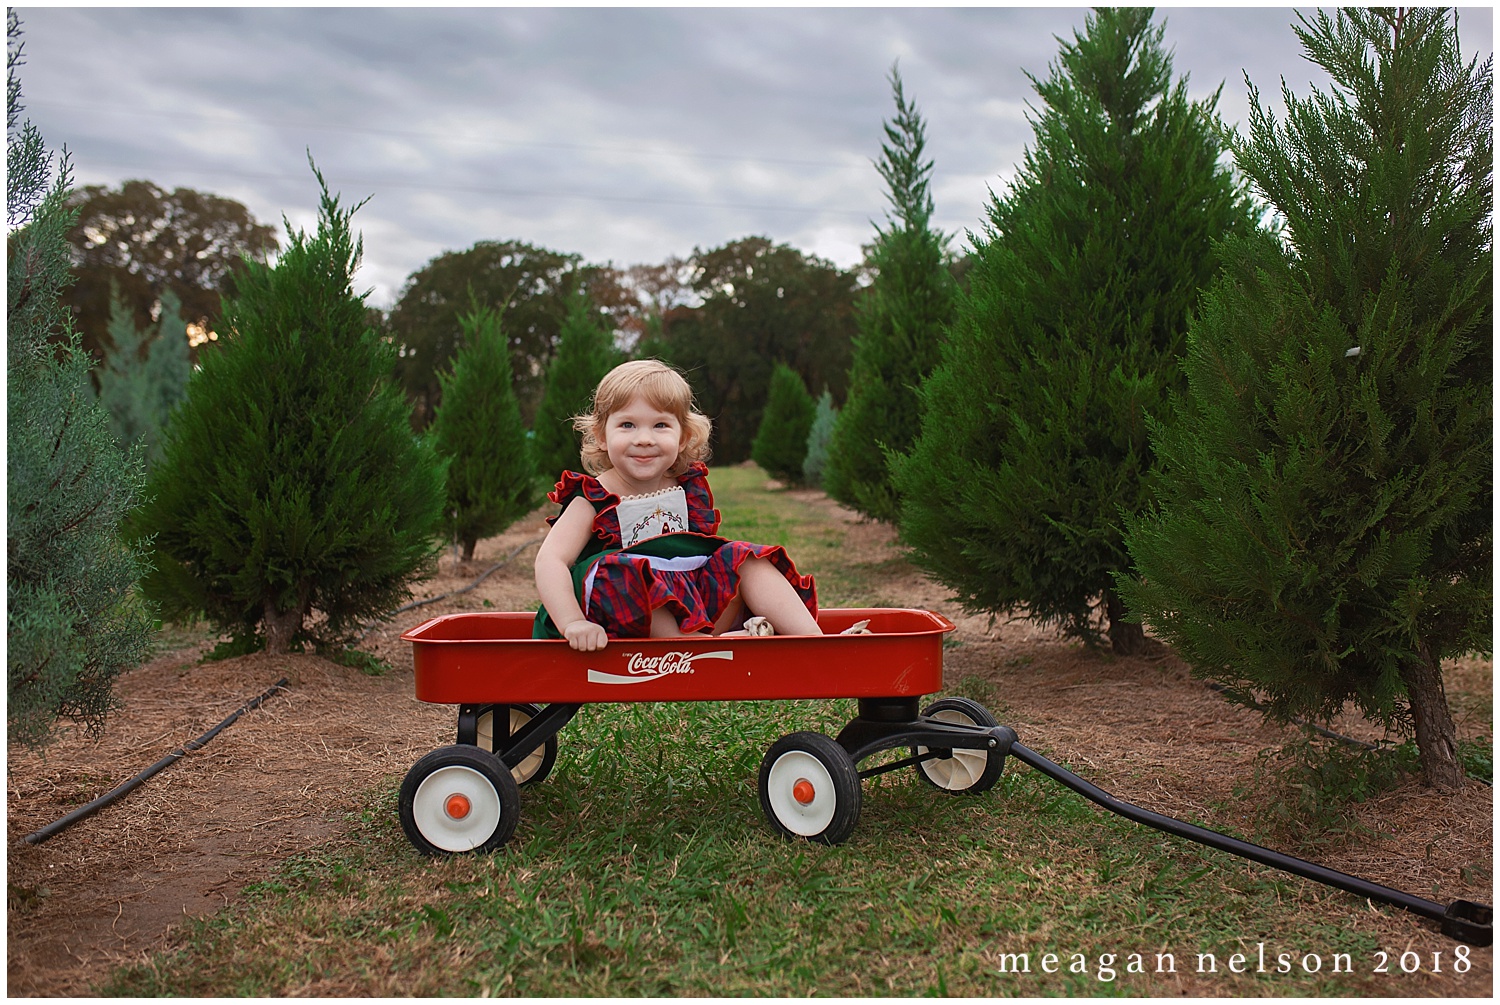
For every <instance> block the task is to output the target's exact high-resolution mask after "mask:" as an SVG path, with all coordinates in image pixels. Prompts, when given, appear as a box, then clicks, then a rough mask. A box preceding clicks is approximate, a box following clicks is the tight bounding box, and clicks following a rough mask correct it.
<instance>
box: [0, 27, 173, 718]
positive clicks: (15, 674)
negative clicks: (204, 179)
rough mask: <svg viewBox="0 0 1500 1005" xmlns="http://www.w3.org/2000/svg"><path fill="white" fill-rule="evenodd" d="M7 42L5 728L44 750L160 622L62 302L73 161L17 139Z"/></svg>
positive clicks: (124, 462)
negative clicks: (126, 537)
mask: <svg viewBox="0 0 1500 1005" xmlns="http://www.w3.org/2000/svg"><path fill="white" fill-rule="evenodd" d="M6 36H7V37H6V42H7V46H6V71H7V72H6V82H7V87H6V126H7V128H6V140H7V143H6V168H7V182H8V184H7V186H6V209H7V214H6V215H7V256H6V257H7V270H6V273H7V274H6V315H5V321H6V340H7V343H8V344H7V352H6V384H7V401H6V406H7V407H6V419H7V422H8V423H9V430H8V433H9V442H8V449H7V457H6V502H7V512H6V534H7V547H6V559H7V563H6V600H7V611H6V615H7V631H6V638H7V646H6V649H7V651H6V656H7V675H6V689H5V693H6V722H7V727H8V730H9V733H8V735H9V737H10V739H11V740H19V741H21V742H22V743H26V744H29V745H38V744H41V743H43V742H45V741H46V740H47V739H48V737H49V736H50V735H51V734H52V731H53V729H54V727H55V725H56V721H57V719H58V717H59V716H62V717H66V718H70V719H75V720H78V721H80V722H82V723H84V724H85V725H86V726H87V727H89V728H90V729H91V730H97V729H98V728H100V727H101V726H102V724H103V721H104V716H105V715H106V713H107V712H108V711H109V710H110V708H111V706H112V704H113V699H112V695H111V689H112V685H113V681H114V679H115V677H116V676H118V675H119V673H120V671H122V670H125V669H127V668H129V667H132V666H135V665H136V664H137V663H139V662H140V660H141V659H142V658H143V657H144V656H145V654H146V651H147V648H148V646H149V644H150V639H151V618H150V611H149V610H148V609H147V608H146V607H145V606H144V605H143V604H141V603H140V601H139V599H138V598H136V597H134V596H133V594H134V586H135V582H136V580H137V579H138V578H139V576H140V575H141V573H142V571H143V570H144V568H145V563H144V560H143V556H142V555H141V553H140V551H139V550H138V549H136V548H132V547H130V546H129V545H127V544H125V543H123V542H122V541H121V539H120V534H119V525H120V522H121V520H122V519H123V518H124V516H125V514H126V513H128V512H129V510H130V509H131V507H132V506H134V505H135V500H136V498H137V496H138V495H139V493H140V489H141V481H142V475H141V462H140V458H139V455H138V453H134V452H132V453H129V454H127V453H126V452H124V451H121V450H120V448H119V447H118V446H116V444H115V441H114V437H113V435H112V434H111V433H110V429H109V417H108V416H107V415H106V414H105V413H104V410H103V409H102V408H101V407H100V406H99V403H98V402H97V401H96V400H95V399H94V397H93V395H91V394H90V393H89V390H88V388H89V384H88V379H89V378H88V372H89V357H88V354H87V353H85V352H84V351H83V348H82V346H81V345H80V342H79V338H78V334H77V333H76V332H75V331H74V330H73V328H72V325H71V323H70V321H69V318H68V314H67V311H66V309H64V308H63V306H62V304H61V301H60V300H59V294H60V293H61V291H62V290H63V288H64V287H65V286H66V285H67V283H68V282H69V281H70V276H69V271H68V265H69V255H68V244H67V237H66V235H67V232H68V228H69V227H70V226H71V225H72V214H71V213H70V212H69V210H68V208H67V199H68V188H69V180H70V174H71V172H70V168H69V164H68V159H67V155H66V154H64V155H63V156H62V158H61V159H60V160H59V162H58V165H57V171H56V175H55V176H54V175H53V167H52V154H51V153H49V152H48V150H47V147H46V144H45V142H44V141H43V139H42V136H41V133H40V132H38V131H37V129H36V128H35V127H34V126H33V125H32V124H31V122H30V121H26V122H24V123H22V124H19V125H18V119H19V116H20V112H21V110H22V106H21V103H20V99H21V85H20V80H19V79H18V77H17V72H16V71H17V67H19V66H20V65H22V64H23V62H24V60H23V59H22V58H21V57H22V46H21V42H20V21H19V19H18V18H17V16H16V12H15V10H14V9H12V10H10V11H8V12H7V15H6ZM52 335H60V337H61V346H60V347H58V346H55V345H54V344H51V343H49V341H48V339H49V336H52ZM54 350H56V351H54Z"/></svg>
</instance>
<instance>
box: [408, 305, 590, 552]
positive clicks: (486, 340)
mask: <svg viewBox="0 0 1500 1005" xmlns="http://www.w3.org/2000/svg"><path fill="white" fill-rule="evenodd" d="M458 320H459V325H460V327H461V328H462V330H463V343H462V348H460V349H459V350H458V354H457V355H456V356H455V357H454V358H453V372H452V373H443V374H439V375H438V380H439V382H440V383H441V385H442V400H441V401H440V402H439V403H438V407H437V414H436V415H435V416H434V417H433V420H432V428H431V430H430V434H431V436H432V441H433V445H434V446H435V447H436V448H437V452H438V454H440V455H441V456H443V457H446V458H448V505H447V509H446V510H445V513H446V522H447V528H448V533H449V534H450V535H451V536H452V538H453V539H454V540H456V541H458V542H459V544H460V545H461V546H462V547H463V560H464V561H465V562H468V561H471V560H472V559H473V558H474V545H475V544H476V543H477V542H478V541H479V539H480V538H483V537H489V536H490V535H491V534H498V533H500V532H501V531H502V530H504V529H505V528H506V527H509V526H510V525H511V524H512V523H515V521H516V520H518V519H519V518H521V517H523V516H525V515H526V514H527V513H530V512H531V511H532V510H533V509H534V508H536V506H537V504H538V503H540V502H541V499H540V497H539V493H538V492H537V491H536V464H535V463H534V462H533V460H532V455H531V449H532V448H531V444H530V443H528V442H527V438H526V427H525V426H523V425H522V424H521V408H520V405H519V404H518V403H517V402H516V392H515V388H514V381H513V379H512V374H511V361H510V348H509V346H508V345H507V344H506V339H505V330H504V321H503V319H502V318H501V316H500V313H499V312H498V311H496V310H495V309H494V308H492V307H475V308H474V309H473V310H472V311H471V312H470V313H468V314H465V315H463V316H461V317H460V318H459V319H458ZM575 466H576V465H575Z"/></svg>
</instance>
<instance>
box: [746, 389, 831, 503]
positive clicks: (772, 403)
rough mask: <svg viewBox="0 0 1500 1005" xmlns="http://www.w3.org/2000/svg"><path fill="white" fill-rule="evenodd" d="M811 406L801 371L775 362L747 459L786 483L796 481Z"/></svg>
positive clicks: (799, 477)
mask: <svg viewBox="0 0 1500 1005" xmlns="http://www.w3.org/2000/svg"><path fill="white" fill-rule="evenodd" d="M815 409H816V406H815V405H814V404H813V400H812V395H810V394H808V393H807V385H806V384H804V383H803V382H802V375H801V374H800V373H798V372H797V371H796V370H793V369H792V368H791V367H789V366H787V365H786V364H785V363H777V364H776V367H775V369H773V370H772V371H771V387H770V390H769V391H767V392H766V408H765V411H764V412H762V413H761V419H760V426H759V427H758V428H757V429H756V432H755V441H754V442H753V443H752V444H751V445H750V459H751V460H753V461H754V462H755V463H756V464H759V465H760V466H761V467H762V468H764V469H765V471H766V473H767V474H769V475H771V476H772V477H775V478H779V479H781V480H782V481H783V482H785V483H786V484H788V485H792V484H795V483H797V482H800V481H801V480H802V462H803V461H804V460H806V459H807V436H808V434H809V433H810V432H812V423H813V412H814V410H815Z"/></svg>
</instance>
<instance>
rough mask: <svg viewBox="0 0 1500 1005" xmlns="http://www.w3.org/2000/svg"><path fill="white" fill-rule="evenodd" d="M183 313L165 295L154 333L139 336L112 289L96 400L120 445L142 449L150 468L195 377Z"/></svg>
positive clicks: (131, 315) (173, 299) (131, 314)
mask: <svg viewBox="0 0 1500 1005" xmlns="http://www.w3.org/2000/svg"><path fill="white" fill-rule="evenodd" d="M181 310H182V301H181V300H180V299H179V298H178V296H177V294H175V293H173V292H172V291H171V290H167V291H166V292H165V293H163V294H162V297H161V315H160V320H159V321H158V322H157V324H156V325H155V330H154V331H145V332H140V331H137V330H136V327H135V314H134V311H132V310H131V308H130V307H129V306H128V305H127V304H125V303H124V301H123V300H122V299H121V298H120V295H119V288H118V287H117V286H113V285H112V286H111V287H110V310H109V336H110V342H111V346H110V347H109V348H107V349H106V350H105V352H104V364H103V366H101V367H100V368H99V371H98V379H99V400H100V401H101V402H102V403H103V404H104V407H105V408H106V409H107V410H108V412H109V416H110V420H111V422H112V424H113V425H114V430H115V435H116V436H118V437H119V439H120V442H121V443H123V444H126V445H129V444H133V443H135V442H137V441H140V442H141V443H142V444H143V446H144V456H145V459H146V466H147V467H148V468H149V467H151V466H152V465H154V464H155V463H156V462H157V461H159V460H161V433H162V427H163V426H165V425H166V422H167V418H168V416H170V415H171V413H172V409H174V408H176V407H177V405H178V403H179V402H181V401H182V399H183V397H184V396H186V394H187V382H188V378H189V377H191V376H192V372H193V365H192V361H191V359H190V357H189V353H188V343H187V325H186V324H185V323H184V322H183V320H182V316H181Z"/></svg>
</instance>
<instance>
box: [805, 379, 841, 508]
mask: <svg viewBox="0 0 1500 1005" xmlns="http://www.w3.org/2000/svg"><path fill="white" fill-rule="evenodd" d="M838 418H839V410H838V409H837V408H835V407H834V404H833V392H832V391H829V390H824V391H823V393H822V394H821V395H819V396H818V404H817V407H816V408H814V409H813V420H812V427H811V428H810V429H809V430H808V431H807V456H806V457H804V458H803V459H802V481H803V482H804V483H805V484H807V485H811V486H813V487H814V488H821V487H822V486H823V472H825V471H826V470H828V445H829V443H830V442H831V441H832V440H833V428H834V424H835V423H837V422H838Z"/></svg>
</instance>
